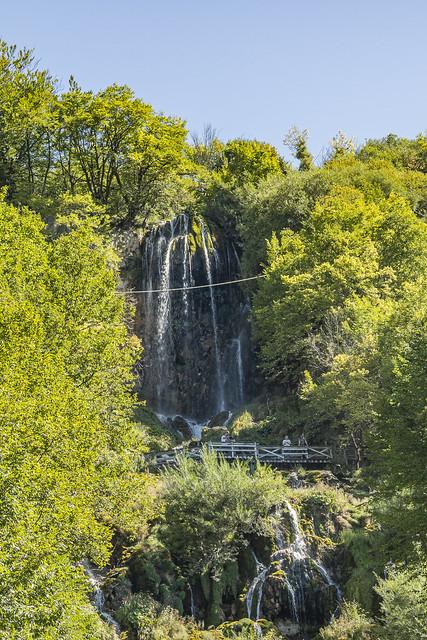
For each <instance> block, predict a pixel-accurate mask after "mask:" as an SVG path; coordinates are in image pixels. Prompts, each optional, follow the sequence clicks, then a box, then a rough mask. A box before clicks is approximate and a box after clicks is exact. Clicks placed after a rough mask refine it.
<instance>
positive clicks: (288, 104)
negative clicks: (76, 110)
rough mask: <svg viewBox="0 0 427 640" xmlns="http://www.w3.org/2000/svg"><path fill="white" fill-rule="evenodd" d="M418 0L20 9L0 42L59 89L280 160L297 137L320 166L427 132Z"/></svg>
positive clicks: (6, 10)
mask: <svg viewBox="0 0 427 640" xmlns="http://www.w3.org/2000/svg"><path fill="white" fill-rule="evenodd" d="M426 26H427V2H426V1H425V0H406V1H405V0H370V1H368V0H299V2H298V0H292V1H291V0H228V1H227V0H157V1H154V0H153V1H151V2H149V1H147V0H121V1H120V0H114V2H113V1H111V0H86V1H84V0H68V1H67V0H37V1H36V0H15V1H14V2H4V3H2V7H1V24H0V37H2V38H3V39H5V40H7V41H8V42H10V43H16V44H18V45H19V46H27V47H33V48H35V50H36V54H37V57H38V59H39V60H40V62H41V64H42V65H43V66H44V67H47V68H49V70H50V71H51V72H52V73H53V74H54V75H56V76H57V77H58V78H60V79H61V81H62V83H63V86H64V88H65V87H66V85H67V79H68V77H69V75H70V74H73V75H74V76H75V77H76V79H77V80H78V81H79V83H80V84H81V85H82V86H83V87H84V88H92V89H98V88H102V87H104V86H105V85H107V84H110V83H113V82H117V83H122V84H124V83H126V84H129V85H130V86H131V87H133V89H134V90H135V92H136V94H137V95H138V96H140V97H141V98H143V99H144V100H146V101H147V102H150V103H151V104H153V106H154V107H155V108H156V109H157V110H160V111H164V112H165V113H167V114H171V115H172V114H173V115H179V116H181V117H183V118H185V119H186V120H187V122H188V126H189V128H190V130H191V131H193V130H196V131H200V130H201V129H202V128H203V125H204V123H211V124H212V125H213V126H214V127H216V128H217V130H218V131H219V132H220V134H221V137H223V138H224V139H227V138H230V137H239V136H243V137H251V138H252V137H254V138H258V139H259V140H266V141H268V142H271V143H273V144H275V145H276V146H278V147H279V149H280V151H281V152H284V149H283V147H282V143H281V141H282V139H283V135H284V133H285V132H286V131H287V130H288V129H289V127H290V126H292V125H297V126H299V127H300V128H307V129H309V131H310V138H311V143H310V144H311V148H312V151H313V152H314V153H315V154H317V153H319V152H320V151H321V149H322V147H324V146H326V145H327V144H328V141H329V140H330V139H331V138H332V136H333V135H334V134H335V133H336V132H337V131H338V130H339V129H341V130H343V131H344V132H345V133H346V134H347V135H349V136H354V137H355V138H356V140H357V141H358V142H363V140H364V139H365V138H367V137H380V136H383V135H385V134H387V133H389V132H394V133H397V134H399V135H403V136H414V135H415V134H416V133H418V132H420V131H424V130H425V129H426V128H427V109H426V107H427V104H426V103H427V82H426V68H427V64H426V63H427V60H426V57H427V56H426V50H427V44H426Z"/></svg>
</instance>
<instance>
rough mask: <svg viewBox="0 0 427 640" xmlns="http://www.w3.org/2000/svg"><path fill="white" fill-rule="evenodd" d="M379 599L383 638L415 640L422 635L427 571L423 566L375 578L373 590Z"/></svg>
mask: <svg viewBox="0 0 427 640" xmlns="http://www.w3.org/2000/svg"><path fill="white" fill-rule="evenodd" d="M375 590H376V591H377V593H378V594H379V596H380V598H381V614H382V616H381V617H382V622H383V623H384V638H387V640H396V639H397V638H398V639H399V640H417V639H418V638H420V639H421V638H425V637H426V629H427V573H426V568H425V567H422V568H421V569H419V568H417V570H416V571H414V570H409V569H406V570H403V571H397V570H392V571H391V572H390V574H389V576H388V577H387V578H386V579H384V580H382V579H379V580H378V585H377V587H376V589H375Z"/></svg>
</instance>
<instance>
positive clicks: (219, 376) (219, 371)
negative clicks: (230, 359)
mask: <svg viewBox="0 0 427 640" xmlns="http://www.w3.org/2000/svg"><path fill="white" fill-rule="evenodd" d="M201 228H202V246H203V254H204V258H205V268H206V276H207V278H208V284H209V295H210V301H211V314H212V328H213V334H214V349H215V364H216V377H217V385H218V399H219V410H220V411H224V409H225V397H224V380H223V375H222V364H221V353H220V349H219V340H218V322H217V314H216V304H215V296H214V290H213V287H212V284H213V281H212V269H211V259H210V255H209V250H208V245H207V242H206V228H205V225H204V223H203V222H202V225H201ZM214 257H215V259H217V254H216V253H214Z"/></svg>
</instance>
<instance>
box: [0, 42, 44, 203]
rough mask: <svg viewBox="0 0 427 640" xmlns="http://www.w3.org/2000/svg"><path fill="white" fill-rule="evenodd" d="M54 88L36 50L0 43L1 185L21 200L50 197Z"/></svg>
mask: <svg viewBox="0 0 427 640" xmlns="http://www.w3.org/2000/svg"><path fill="white" fill-rule="evenodd" d="M54 90H55V85H54V81H53V79H52V77H51V76H50V75H49V73H48V72H47V71H40V70H38V69H37V68H36V65H35V62H34V56H33V53H32V52H31V51H29V50H27V49H23V50H21V51H18V50H17V49H16V47H14V46H8V45H7V44H6V43H5V42H4V41H1V40H0V187H1V186H7V187H8V190H9V198H14V199H15V200H17V201H21V202H22V201H24V202H26V201H27V199H28V198H29V197H31V196H32V195H33V194H34V193H35V192H38V193H40V194H41V195H44V194H45V193H46V188H47V182H48V176H49V173H50V171H51V169H52V166H53V161H54V151H53V141H52V136H53V129H54V123H55V117H54V105H55V95H54Z"/></svg>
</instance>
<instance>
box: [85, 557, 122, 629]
mask: <svg viewBox="0 0 427 640" xmlns="http://www.w3.org/2000/svg"><path fill="white" fill-rule="evenodd" d="M82 566H83V569H84V572H85V574H86V575H87V577H88V579H89V582H90V584H91V586H92V588H93V603H94V605H95V608H96V610H97V611H98V613H99V615H100V616H101V617H102V618H103V619H104V620H105V622H107V623H108V624H109V625H110V626H111V627H112V628H113V629H114V632H115V635H116V637H117V638H119V637H120V626H119V624H118V622H117V621H116V620H114V618H113V616H112V615H111V614H110V613H108V611H107V610H106V608H105V597H104V593H103V591H102V589H101V584H102V578H100V576H99V575H97V574H96V573H95V571H94V570H93V568H92V567H91V565H90V564H89V562H88V561H87V560H84V561H83V562H82Z"/></svg>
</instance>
